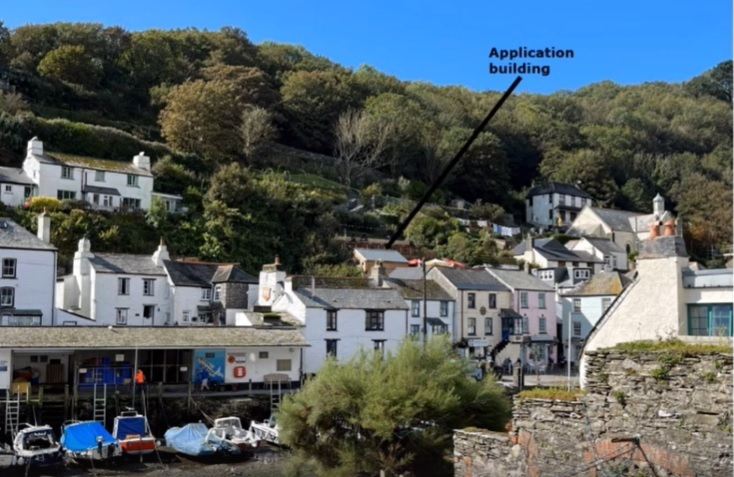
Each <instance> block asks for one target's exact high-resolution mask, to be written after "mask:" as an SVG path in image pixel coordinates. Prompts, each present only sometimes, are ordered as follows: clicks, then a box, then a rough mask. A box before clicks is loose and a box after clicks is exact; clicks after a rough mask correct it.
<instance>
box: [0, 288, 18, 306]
mask: <svg viewBox="0 0 734 477" xmlns="http://www.w3.org/2000/svg"><path fill="white" fill-rule="evenodd" d="M14 306H15V287H0V307H2V308H12V307H14Z"/></svg>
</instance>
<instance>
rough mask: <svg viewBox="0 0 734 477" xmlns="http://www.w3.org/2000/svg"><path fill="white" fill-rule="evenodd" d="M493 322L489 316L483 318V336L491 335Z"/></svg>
mask: <svg viewBox="0 0 734 477" xmlns="http://www.w3.org/2000/svg"><path fill="white" fill-rule="evenodd" d="M493 321H494V320H493V319H492V317H491V316H487V317H486V318H484V334H485V335H491V334H492V329H493V328H494V322H493Z"/></svg>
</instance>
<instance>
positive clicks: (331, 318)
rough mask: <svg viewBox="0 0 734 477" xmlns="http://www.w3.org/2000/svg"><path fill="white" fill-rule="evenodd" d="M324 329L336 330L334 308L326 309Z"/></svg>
mask: <svg viewBox="0 0 734 477" xmlns="http://www.w3.org/2000/svg"><path fill="white" fill-rule="evenodd" d="M326 331H336V310H327V311H326Z"/></svg>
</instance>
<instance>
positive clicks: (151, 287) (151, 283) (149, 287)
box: [143, 278, 155, 296]
mask: <svg viewBox="0 0 734 477" xmlns="http://www.w3.org/2000/svg"><path fill="white" fill-rule="evenodd" d="M143 296H155V278H143Z"/></svg>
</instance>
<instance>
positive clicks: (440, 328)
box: [431, 323, 449, 335]
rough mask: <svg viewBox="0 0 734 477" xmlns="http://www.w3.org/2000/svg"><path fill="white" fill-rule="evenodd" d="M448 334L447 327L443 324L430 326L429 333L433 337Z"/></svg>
mask: <svg viewBox="0 0 734 477" xmlns="http://www.w3.org/2000/svg"><path fill="white" fill-rule="evenodd" d="M448 332H449V326H448V325H447V324H445V323H443V324H440V325H431V333H432V334H434V335H438V334H446V333H448Z"/></svg>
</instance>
